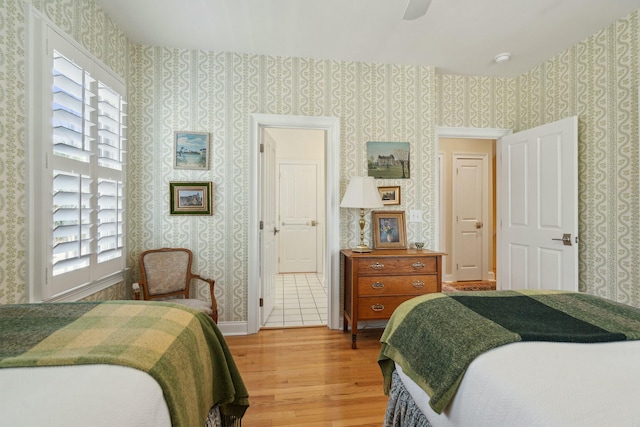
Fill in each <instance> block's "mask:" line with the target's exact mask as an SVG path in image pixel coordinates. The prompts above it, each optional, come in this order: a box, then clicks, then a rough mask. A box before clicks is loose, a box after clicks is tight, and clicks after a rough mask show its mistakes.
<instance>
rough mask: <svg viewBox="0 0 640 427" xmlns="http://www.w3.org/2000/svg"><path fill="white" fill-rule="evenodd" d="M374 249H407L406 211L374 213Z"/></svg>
mask: <svg viewBox="0 0 640 427" xmlns="http://www.w3.org/2000/svg"><path fill="white" fill-rule="evenodd" d="M371 215H372V217H373V248H374V249H406V248H407V228H406V226H405V220H404V219H405V218H404V211H373V212H372V214H371Z"/></svg>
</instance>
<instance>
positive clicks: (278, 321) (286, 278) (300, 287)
mask: <svg viewBox="0 0 640 427" xmlns="http://www.w3.org/2000/svg"><path fill="white" fill-rule="evenodd" d="M326 324H327V290H326V289H325V288H324V286H323V285H322V278H321V277H320V276H318V275H317V274H316V273H298V274H279V275H277V276H276V301H275V304H274V306H273V311H271V315H270V316H269V318H268V319H267V321H266V322H265V324H264V326H265V327H266V328H277V327H284V326H287V327H291V326H318V325H326Z"/></svg>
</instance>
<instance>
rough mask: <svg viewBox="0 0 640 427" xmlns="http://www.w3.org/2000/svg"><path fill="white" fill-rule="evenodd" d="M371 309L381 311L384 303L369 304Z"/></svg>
mask: <svg viewBox="0 0 640 427" xmlns="http://www.w3.org/2000/svg"><path fill="white" fill-rule="evenodd" d="M371 310H373V311H376V312H381V311H383V310H384V305H382V304H373V305H372V306H371Z"/></svg>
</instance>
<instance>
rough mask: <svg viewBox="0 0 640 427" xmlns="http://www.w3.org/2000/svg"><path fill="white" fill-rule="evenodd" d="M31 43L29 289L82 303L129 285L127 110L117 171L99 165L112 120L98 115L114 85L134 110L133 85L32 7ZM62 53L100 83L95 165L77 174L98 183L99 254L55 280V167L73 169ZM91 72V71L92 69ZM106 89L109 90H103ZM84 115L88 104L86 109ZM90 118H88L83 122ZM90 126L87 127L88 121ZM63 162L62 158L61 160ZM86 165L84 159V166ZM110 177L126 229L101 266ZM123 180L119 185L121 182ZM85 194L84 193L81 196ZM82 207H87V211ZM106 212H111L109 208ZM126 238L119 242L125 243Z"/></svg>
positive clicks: (94, 219)
mask: <svg viewBox="0 0 640 427" xmlns="http://www.w3.org/2000/svg"><path fill="white" fill-rule="evenodd" d="M26 7H27V9H28V10H27V13H26V14H25V16H27V17H28V19H27V28H26V31H27V37H26V39H27V46H26V51H27V55H26V63H25V72H26V93H27V96H26V100H25V102H26V126H25V136H26V148H27V152H26V156H25V161H26V172H27V188H26V190H27V192H26V196H27V200H26V208H27V210H26V226H27V251H28V254H27V286H28V291H27V295H28V300H29V302H41V301H51V302H53V301H77V300H79V299H82V298H84V297H87V296H89V295H91V294H94V293H96V292H98V291H100V290H103V289H106V288H108V287H111V286H114V285H116V284H118V283H122V282H124V281H125V275H124V273H125V271H126V259H127V252H126V240H125V239H126V216H125V213H126V193H125V191H126V159H125V158H124V156H125V153H126V145H125V144H126V130H125V129H126V107H124V106H121V109H120V110H119V112H122V111H123V110H124V112H123V113H122V114H121V116H120V117H119V118H118V120H117V121H118V122H119V125H121V128H120V129H119V132H120V135H119V139H118V144H119V148H118V149H117V150H116V151H118V152H119V153H120V166H121V169H120V170H119V171H118V170H112V169H111V168H107V167H104V166H99V165H98V153H99V150H100V143H99V142H100V140H99V137H98V123H100V122H101V120H102V121H103V122H104V118H102V117H104V116H99V114H98V103H99V102H101V101H99V99H98V85H99V84H100V83H102V84H104V85H106V86H107V87H109V88H110V89H112V90H113V91H114V92H116V93H117V94H118V95H119V96H120V97H121V98H120V99H121V100H122V103H123V105H126V85H125V82H124V80H123V79H122V78H120V77H118V76H117V75H116V74H115V73H114V72H113V71H111V70H110V69H109V68H108V67H107V66H106V65H105V64H103V63H102V62H101V61H99V60H98V59H96V58H95V57H94V56H93V55H92V54H91V53H90V52H88V51H87V50H86V49H85V48H83V47H82V46H80V45H79V44H78V43H77V42H75V41H74V40H73V39H72V38H71V37H70V36H68V35H66V34H65V33H64V32H63V31H61V30H60V29H58V28H56V26H55V25H54V24H52V23H51V22H50V21H49V20H48V19H47V18H46V17H44V16H43V15H42V14H41V13H40V12H38V11H37V10H35V9H34V8H33V7H31V6H30V5H27V6H26ZM54 50H56V51H58V52H60V53H61V54H62V55H63V56H65V57H66V58H67V59H69V60H71V61H72V62H73V63H75V64H77V65H79V67H81V68H82V69H83V70H84V71H86V72H87V73H88V74H90V75H91V77H92V78H93V79H94V80H95V83H93V87H94V89H95V90H94V91H93V92H94V97H93V98H94V99H93V101H92V107H94V109H95V111H94V112H93V113H91V114H89V116H90V117H91V118H92V119H91V120H90V121H91V122H92V124H93V127H92V130H91V136H92V138H93V142H92V145H91V156H90V157H91V160H90V162H89V163H86V167H84V166H83V167H81V168H78V169H82V170H75V171H74V172H75V173H86V172H87V171H88V174H89V177H90V180H91V184H90V187H89V188H90V193H91V203H90V208H89V210H91V214H90V218H91V220H90V224H91V225H90V226H89V227H88V228H89V229H90V240H91V255H90V256H89V257H88V258H89V266H88V267H85V268H81V269H78V270H75V271H71V272H66V273H61V274H58V275H57V276H55V277H54V276H53V254H54V249H53V246H54V245H53V229H54V220H53V218H54V200H53V188H54V187H53V181H54V175H53V171H54V167H56V165H57V166H60V165H66V164H73V163H74V162H73V161H67V160H66V159H65V158H63V157H61V156H56V155H54V154H53V152H54V148H53V119H52V118H53V114H54V113H53V111H54V109H53V96H54V95H53V91H52V87H53V85H52V82H53V73H52V70H53V52H54ZM84 71H83V72H84ZM100 90H101V91H102V90H104V89H100ZM82 109H83V111H84V107H82ZM85 115H86V113H83V117H84V116H85ZM83 123H84V122H83ZM61 159H62V160H61ZM79 163H80V162H76V164H79ZM59 170H61V171H63V172H71V171H72V170H73V166H72V169H71V170H69V169H67V167H62V168H59ZM105 178H106V179H108V180H110V181H112V183H116V189H117V191H119V192H117V194H116V196H115V199H116V203H117V204H118V208H119V213H120V215H119V216H116V221H115V228H116V230H117V231H118V234H117V237H116V240H117V241H119V242H120V244H119V245H118V247H119V248H121V249H120V254H119V255H116V256H115V258H113V259H110V260H107V261H102V262H98V238H99V224H100V222H99V215H98V206H99V195H100V192H99V185H98V184H99V182H100V181H101V180H103V179H105ZM118 183H119V185H118ZM78 194H80V193H78ZM80 210H81V209H80ZM105 210H106V208H105ZM118 237H119V239H118Z"/></svg>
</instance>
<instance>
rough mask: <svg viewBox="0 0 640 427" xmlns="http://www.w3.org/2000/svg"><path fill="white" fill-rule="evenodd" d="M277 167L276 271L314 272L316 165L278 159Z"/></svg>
mask: <svg viewBox="0 0 640 427" xmlns="http://www.w3.org/2000/svg"><path fill="white" fill-rule="evenodd" d="M279 169H280V171H279V172H280V174H279V176H280V179H279V181H280V183H279V189H280V194H279V200H280V206H279V208H280V209H279V218H278V226H279V228H280V240H279V245H278V246H279V251H278V253H279V258H280V264H279V265H280V266H279V272H280V273H304V272H315V271H317V260H316V256H317V246H318V243H317V242H318V237H317V229H318V228H317V214H318V165H316V164H304V163H303V164H300V163H297V164H288V163H281V164H280V168H279Z"/></svg>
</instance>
